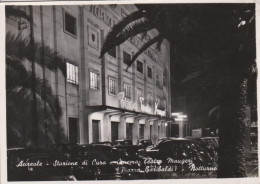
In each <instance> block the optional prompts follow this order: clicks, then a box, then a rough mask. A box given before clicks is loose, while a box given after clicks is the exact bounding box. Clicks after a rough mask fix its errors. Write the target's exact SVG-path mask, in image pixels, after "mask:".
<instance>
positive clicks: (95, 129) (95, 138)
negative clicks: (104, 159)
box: [92, 120, 99, 142]
mask: <svg viewBox="0 0 260 184" xmlns="http://www.w3.org/2000/svg"><path fill="white" fill-rule="evenodd" d="M92 138H93V142H99V121H98V120H92Z"/></svg>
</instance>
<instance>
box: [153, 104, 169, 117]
mask: <svg viewBox="0 0 260 184" xmlns="http://www.w3.org/2000/svg"><path fill="white" fill-rule="evenodd" d="M158 104H159V102H158V101H157V102H155V108H154V114H157V115H160V116H166V109H165V110H164V111H162V110H159V109H158Z"/></svg>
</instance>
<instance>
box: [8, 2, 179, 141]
mask: <svg viewBox="0 0 260 184" xmlns="http://www.w3.org/2000/svg"><path fill="white" fill-rule="evenodd" d="M17 8H20V9H21V10H24V11H25V12H26V13H28V14H29V7H27V6H21V7H17ZM32 10H33V22H34V25H32V26H33V29H30V28H29V27H30V26H31V25H30V23H29V22H26V20H23V19H22V18H21V19H20V20H13V19H11V18H10V19H9V18H7V20H6V22H7V26H6V29H7V31H10V32H12V33H13V34H20V35H24V36H28V35H30V33H31V31H33V32H34V34H33V36H34V40H35V42H38V43H40V44H41V43H44V45H46V46H48V47H50V48H51V49H53V51H55V52H57V53H59V55H60V56H61V57H62V59H63V61H64V62H66V73H67V75H66V76H64V75H62V72H61V71H60V70H55V71H50V70H48V69H47V68H45V69H44V70H43V67H41V66H40V65H37V64H36V74H37V77H40V78H43V77H44V78H45V79H46V80H47V81H48V82H49V83H50V86H51V88H52V90H53V91H54V93H55V94H56V95H57V96H58V98H59V101H60V104H61V107H62V115H61V117H60V118H59V120H58V123H57V124H58V126H57V127H58V128H57V127H56V128H54V127H55V125H51V124H48V123H46V125H45V126H43V128H45V133H46V134H47V135H40V134H39V138H38V139H39V140H38V141H39V142H45V141H46V136H50V133H51V132H54V131H58V132H59V133H57V134H55V135H58V136H59V138H58V139H59V142H63V143H66V142H71V143H79V144H88V143H92V142H101V141H111V142H114V141H115V140H121V139H131V140H132V141H133V144H136V143H137V141H138V140H139V139H151V140H152V142H153V143H154V144H156V143H158V140H159V138H162V137H167V136H171V131H172V130H170V127H172V126H170V125H171V124H176V122H174V120H173V119H171V90H173V89H171V86H170V44H169V42H168V41H167V40H164V41H163V43H162V46H161V50H158V49H157V48H156V45H154V46H152V47H150V48H148V49H147V50H146V51H145V52H144V53H142V54H141V55H140V56H139V57H138V58H137V60H136V61H135V62H134V64H133V65H131V67H129V68H127V63H128V62H129V61H130V60H131V57H132V56H133V54H134V53H136V52H137V50H138V48H140V47H141V46H142V45H143V44H144V43H145V42H146V41H147V40H149V39H151V38H153V37H154V36H155V35H156V34H157V32H156V30H151V31H149V32H148V34H147V36H145V37H144V38H142V35H139V36H136V37H133V38H132V39H129V40H127V41H126V42H124V43H123V44H121V45H119V46H116V47H115V48H112V49H111V50H110V51H109V52H108V53H107V54H105V56H104V57H103V58H99V54H100V51H101V47H102V43H103V42H104V39H105V37H106V35H107V34H108V32H109V31H110V30H111V28H112V27H113V25H115V24H116V23H117V22H119V21H120V20H121V19H122V18H123V17H124V16H126V15H128V14H130V13H131V12H134V11H136V10H137V8H136V6H135V5H84V6H49V5H48V6H33V7H32ZM17 21H18V22H19V21H21V22H22V24H25V23H26V25H27V26H24V27H21V26H18V25H21V23H20V24H19V23H17ZM44 57H46V56H45V55H44V53H36V58H44ZM54 62H55V61H54ZM43 74H44V75H43ZM40 117H41V116H38V118H40ZM41 121H42V120H41V119H39V120H38V122H41ZM39 126H40V125H39ZM180 127H183V126H180ZM38 128H39V129H41V128H42V127H38ZM177 129H178V131H179V128H177ZM181 135H182V133H179V136H181ZM53 140H55V138H53ZM53 142H55V141H53Z"/></svg>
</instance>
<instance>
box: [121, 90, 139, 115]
mask: <svg viewBox="0 0 260 184" xmlns="http://www.w3.org/2000/svg"><path fill="white" fill-rule="evenodd" d="M118 98H119V101H120V105H121V108H123V109H127V110H130V111H137V103H133V102H131V101H128V100H127V99H126V97H125V92H120V93H118Z"/></svg>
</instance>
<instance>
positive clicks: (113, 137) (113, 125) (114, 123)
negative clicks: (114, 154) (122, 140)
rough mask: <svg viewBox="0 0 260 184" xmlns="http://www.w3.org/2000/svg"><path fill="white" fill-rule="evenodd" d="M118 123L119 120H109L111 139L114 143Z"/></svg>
mask: <svg viewBox="0 0 260 184" xmlns="http://www.w3.org/2000/svg"><path fill="white" fill-rule="evenodd" d="M118 125H119V122H114V121H112V122H111V141H112V143H113V144H114V143H115V140H118Z"/></svg>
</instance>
